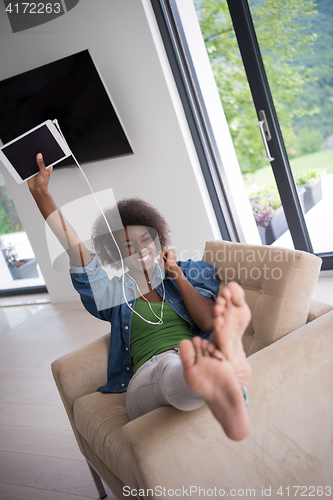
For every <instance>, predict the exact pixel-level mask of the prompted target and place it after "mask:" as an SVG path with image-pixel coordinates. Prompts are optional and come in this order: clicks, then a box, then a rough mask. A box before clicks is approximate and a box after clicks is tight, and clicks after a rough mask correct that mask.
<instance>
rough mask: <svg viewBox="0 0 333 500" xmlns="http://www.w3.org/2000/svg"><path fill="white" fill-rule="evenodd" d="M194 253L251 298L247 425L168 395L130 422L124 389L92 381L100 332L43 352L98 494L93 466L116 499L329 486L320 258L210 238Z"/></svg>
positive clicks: (329, 336) (332, 322)
mask: <svg viewBox="0 0 333 500" xmlns="http://www.w3.org/2000/svg"><path fill="white" fill-rule="evenodd" d="M203 259H204V260H206V261H207V262H210V263H212V264H214V265H215V268H216V272H217V277H218V279H219V280H220V281H221V287H223V286H224V284H225V283H226V282H228V281H230V280H235V281H237V282H238V283H240V284H241V285H242V286H243V288H244V290H245V294H246V299H247V301H248V303H249V305H250V308H251V310H252V320H251V323H250V325H249V327H248V328H247V330H246V333H245V335H244V347H245V350H246V353H247V355H248V356H249V362H250V364H251V367H252V378H251V382H250V385H249V387H248V391H249V399H250V404H249V417H250V426H251V427H250V433H249V436H248V437H247V438H246V439H245V440H244V441H241V442H233V441H230V440H229V439H228V438H227V437H226V436H225V435H224V433H223V431H222V429H221V427H220V425H219V424H218V423H217V422H216V421H215V419H214V418H213V417H212V415H211V413H210V412H209V410H208V408H207V407H206V406H204V407H202V408H200V409H199V410H196V411H193V412H181V411H178V410H176V409H174V408H172V407H167V406H165V407H161V408H158V409H157V410H155V411H153V412H151V413H149V414H147V415H144V416H142V417H140V418H138V419H136V420H134V421H132V422H130V421H129V419H128V417H127V413H126V406H125V401H126V393H124V394H102V393H100V392H98V391H97V388H98V387H99V386H102V385H104V384H105V383H106V376H107V362H108V350H109V335H106V336H103V337H101V338H99V339H97V340H96V341H95V342H93V343H91V344H89V345H87V346H85V347H83V348H81V349H79V350H77V351H75V352H72V353H70V354H68V355H65V356H63V357H61V358H60V359H58V360H56V361H54V363H53V364H52V370H53V374H54V378H55V381H56V384H57V386H58V389H59V392H60V395H61V397H62V400H63V403H64V406H65V408H66V411H67V414H68V417H69V420H70V422H71V425H72V427H73V431H74V434H75V437H76V439H77V442H78V445H79V447H80V450H81V452H82V454H83V455H84V457H85V458H86V460H87V462H88V464H89V466H90V468H91V470H92V473H93V476H94V479H95V482H96V485H97V487H98V490H99V494H100V496H101V498H103V495H105V492H104V488H103V485H102V482H101V481H100V479H99V476H100V477H101V478H103V480H104V481H105V482H106V483H107V484H108V486H109V487H110V488H111V490H112V491H113V492H114V494H115V495H116V496H117V498H119V499H123V498H130V499H133V498H143V497H144V498H159V497H162V498H163V497H164V498H169V497H171V496H178V497H180V498H188V497H189V496H191V497H192V498H199V497H201V496H204V495H205V496H213V497H219V496H220V497H221V496H223V495H224V496H227V495H228V496H229V497H230V496H234V497H236V498H239V497H242V496H244V497H245V496H246V497H251V496H252V498H264V496H269V493H271V497H272V498H284V497H285V496H288V491H289V495H290V496H294V493H295V492H296V488H293V487H294V486H295V487H296V486H300V487H303V490H301V489H299V491H298V495H300V494H301V492H303V494H306V496H309V495H310V493H313V492H315V495H313V494H312V495H310V496H315V498H318V497H319V496H321V494H320V493H321V490H320V489H318V488H320V487H322V488H324V489H323V492H324V494H323V496H325V491H326V492H328V489H327V490H325V487H327V488H328V487H331V488H332V492H331V494H332V495H333V480H332V470H333V453H332V441H333V425H332V424H333V419H332V414H333V411H332V410H333V401H332V394H333V362H332V360H333V307H332V306H328V305H325V304H322V303H319V302H316V301H311V297H312V293H313V289H314V286H315V283H316V281H317V278H318V273H319V270H320V265H321V260H320V259H319V258H318V257H316V256H314V255H311V254H307V253H305V252H300V251H291V250H287V249H280V248H274V247H268V246H262V247H256V246H252V245H243V244H238V243H230V242H223V241H211V242H208V243H207V245H206V248H205V252H204V256H203ZM199 488H201V490H199ZM288 488H289V490H288ZM246 490H248V491H246ZM278 491H279V492H280V493H283V494H284V495H283V496H281V495H279V494H278ZM103 492H104V493H103ZM326 496H328V495H326Z"/></svg>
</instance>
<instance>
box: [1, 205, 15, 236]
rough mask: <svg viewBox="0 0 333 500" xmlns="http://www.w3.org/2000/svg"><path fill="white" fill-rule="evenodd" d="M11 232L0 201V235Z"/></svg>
mask: <svg viewBox="0 0 333 500" xmlns="http://www.w3.org/2000/svg"><path fill="white" fill-rule="evenodd" d="M12 232H13V230H12V228H11V226H10V224H9V222H8V219H7V216H6V213H5V211H4V209H3V206H2V205H1V203H0V236H1V235H2V234H9V233H12Z"/></svg>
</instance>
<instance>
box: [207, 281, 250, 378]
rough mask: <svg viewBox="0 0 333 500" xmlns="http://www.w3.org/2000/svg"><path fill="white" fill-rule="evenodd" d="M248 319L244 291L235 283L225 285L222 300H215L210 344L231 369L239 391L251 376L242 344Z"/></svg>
mask: <svg viewBox="0 0 333 500" xmlns="http://www.w3.org/2000/svg"><path fill="white" fill-rule="evenodd" d="M250 319H251V311H250V309H249V307H248V305H247V303H246V302H245V296H244V290H243V289H242V287H241V286H240V285H238V283H236V282H234V281H232V282H230V283H228V285H227V286H226V287H225V288H224V289H223V291H222V297H217V299H216V304H215V307H214V320H213V332H212V335H211V337H210V341H211V342H212V343H214V344H215V345H216V347H217V348H218V349H219V350H220V351H221V352H222V354H223V356H224V357H225V358H226V359H227V361H229V363H230V364H231V365H232V366H233V368H234V370H235V374H236V377H237V380H238V382H239V384H240V386H241V387H243V386H246V385H247V384H248V382H249V380H250V376H251V368H250V365H249V364H248V362H247V359H246V355H245V352H244V348H243V342H242V337H243V334H244V331H245V329H246V327H247V325H248V324H249V321H250Z"/></svg>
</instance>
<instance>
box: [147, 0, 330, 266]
mask: <svg viewBox="0 0 333 500" xmlns="http://www.w3.org/2000/svg"><path fill="white" fill-rule="evenodd" d="M150 1H151V4H152V7H153V10H154V13H155V17H156V20H157V24H158V26H159V29H160V33H161V37H162V40H163V43H164V47H165V50H166V53H167V57H168V60H169V63H170V67H171V70H172V73H173V76H174V79H175V82H176V86H177V89H178V92H179V95H180V98H181V101H182V104H183V107H184V111H185V115H186V118H187V121H188V125H189V129H190V132H191V135H192V138H193V142H194V146H195V148H196V151H197V154H198V158H199V162H200V165H201V169H202V172H203V176H204V179H205V182H206V185H207V189H208V192H209V195H210V198H211V201H212V205H213V208H214V212H215V215H216V218H217V221H218V225H219V227H220V231H221V235H222V238H223V239H224V240H228V241H240V238H239V234H238V232H237V228H236V224H235V220H234V215H233V214H232V211H231V207H230V203H229V202H228V196H227V195H228V183H227V179H226V178H225V175H224V171H223V166H222V162H221V158H220V155H219V152H218V148H217V146H216V142H215V139H214V134H213V132H212V128H211V125H210V121H209V116H208V114H207V111H206V107H205V103H204V99H203V97H202V94H201V91H200V85H199V83H198V80H197V78H196V73H195V69H194V66H193V63H192V59H191V56H190V51H189V49H188V45H187V42H186V36H185V34H184V31H183V28H182V24H181V20H180V16H179V13H178V9H177V5H176V0H150ZM227 3H228V7H229V11H230V15H231V19H232V22H233V26H234V30H235V34H236V38H237V42H238V45H239V49H240V53H241V56H242V60H243V64H244V68H245V72H246V75H247V79H248V82H249V86H250V90H251V93H252V98H253V102H254V106H255V108H256V111H257V114H258V113H259V110H264V111H265V114H266V119H267V122H268V125H269V128H270V132H271V136H272V138H271V140H270V141H269V149H270V151H271V155H272V156H273V158H274V160H273V161H272V162H271V166H272V170H273V174H274V177H275V180H276V184H277V187H278V191H279V194H280V198H281V202H282V206H283V208H284V212H285V215H286V219H287V222H288V226H289V230H290V234H291V237H292V240H293V243H294V247H295V249H296V250H302V251H306V252H309V253H314V252H313V247H312V243H311V238H310V235H309V232H308V228H307V226H306V221H305V218H304V214H303V210H302V207H301V203H300V199H299V196H298V192H297V187H296V184H295V181H294V178H293V174H292V171H291V168H290V163H289V158H288V154H287V151H286V148H285V145H284V141H283V137H282V132H281V128H280V125H279V121H278V117H277V113H276V110H275V106H274V102H273V97H272V94H271V91H270V87H269V83H268V79H267V76H266V72H265V68H264V64H263V61H262V57H261V52H260V47H259V44H258V40H257V37H256V33H255V28H254V25H253V21H252V16H251V12H250V8H249V5H248V1H247V0H227ZM258 120H259V114H258ZM316 255H318V256H319V257H321V258H322V260H323V264H322V270H329V269H333V251H332V252H327V253H317V254H316Z"/></svg>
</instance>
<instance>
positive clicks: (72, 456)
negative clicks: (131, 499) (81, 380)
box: [0, 294, 116, 500]
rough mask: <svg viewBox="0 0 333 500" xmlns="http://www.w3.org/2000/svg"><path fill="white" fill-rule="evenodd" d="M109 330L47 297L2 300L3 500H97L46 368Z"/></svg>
mask: <svg viewBox="0 0 333 500" xmlns="http://www.w3.org/2000/svg"><path fill="white" fill-rule="evenodd" d="M24 303H25V304H24ZM108 328H109V325H108V324H106V323H103V322H102V321H98V320H96V319H94V318H93V317H92V316H90V315H89V314H88V313H87V312H86V311H85V310H84V309H83V307H82V305H81V303H79V302H77V303H76V302H75V303H70V304H56V305H52V304H50V303H49V299H48V296H47V294H44V295H35V296H26V297H8V298H6V299H4V298H0V499H1V500H65V499H66V500H79V499H88V498H90V499H97V498H98V493H97V490H96V488H95V485H94V483H93V480H92V477H91V475H90V472H89V469H88V466H87V464H86V462H85V460H84V458H83V456H82V455H81V453H80V452H79V449H78V447H77V444H76V441H75V439H74V436H73V433H72V430H71V427H70V424H69V421H68V419H67V415H66V413H65V410H64V409H63V406H62V403H61V400H60V397H59V395H58V391H57V389H56V386H55V384H54V382H53V378H52V374H51V369H50V364H51V362H52V361H53V360H54V359H56V358H58V357H59V356H61V355H63V354H65V353H67V352H70V351H72V350H74V349H76V348H79V347H81V346H82V345H84V344H87V343H89V342H90V341H92V340H94V339H96V338H97V337H98V336H100V335H103V334H105V333H107V332H108ZM105 488H106V491H107V493H108V499H109V500H115V499H116V497H115V496H114V495H113V494H112V493H111V492H110V490H108V488H107V487H106V486H105Z"/></svg>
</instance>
